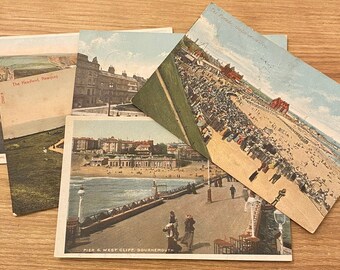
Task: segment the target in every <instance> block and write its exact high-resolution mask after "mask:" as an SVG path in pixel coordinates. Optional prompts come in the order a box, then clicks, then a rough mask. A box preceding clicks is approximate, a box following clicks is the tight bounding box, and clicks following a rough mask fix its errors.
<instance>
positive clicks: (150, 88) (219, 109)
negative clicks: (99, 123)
mask: <svg viewBox="0 0 340 270" xmlns="http://www.w3.org/2000/svg"><path fill="white" fill-rule="evenodd" d="M133 104H134V105H136V106H137V107H138V108H139V109H141V110H142V111H143V112H144V113H145V114H146V115H148V116H150V117H152V118H153V119H154V120H156V121H157V122H158V123H160V124H161V125H163V126H164V127H166V128H167V129H168V130H170V131H171V132H172V133H173V134H175V135H176V136H177V137H179V138H180V139H181V140H182V141H184V142H186V143H188V144H190V145H191V146H192V147H193V148H194V149H196V150H197V151H199V152H200V153H201V154H203V155H204V156H206V157H207V158H210V159H211V161H212V162H214V163H215V164H216V165H218V166H219V167H221V168H222V169H223V170H225V171H226V172H228V173H230V174H231V175H232V176H233V177H235V178H236V179H238V180H239V181H240V182H241V183H242V184H244V185H245V186H247V187H248V188H250V189H251V190H252V191H254V192H255V193H257V194H259V195H260V196H261V197H262V198H264V199H265V200H266V201H268V202H270V203H271V204H272V205H274V206H275V207H277V208H278V209H279V210H280V211H282V212H283V213H285V214H286V215H287V216H289V217H290V218H291V219H293V220H294V221H296V222H297V223H298V224H300V225H301V226H302V227H304V228H305V229H306V230H308V231H309V232H314V231H315V230H316V229H317V227H318V226H319V224H320V223H321V222H322V220H323V219H324V217H325V216H326V215H327V213H328V211H329V210H330V209H331V207H332V206H333V205H334V203H335V201H336V200H337V198H338V197H339V194H340V121H339V119H340V86H339V84H338V83H337V82H335V81H333V80H331V79H330V78H328V77H327V76H325V75H323V74H322V73H320V72H319V71H317V70H315V69H314V68H312V67H311V66H309V65H307V64H306V63H304V62H303V61H301V60H299V59H297V58H296V57H294V56H293V55H291V54H290V53H288V52H287V51H285V50H284V49H282V48H281V47H279V46H277V45H275V44H274V43H272V42H271V41H269V40H268V39H266V38H264V37H263V36H261V35H260V34H258V33H256V32H255V31H253V30H252V29H251V28H249V27H247V26H246V25H245V24H243V23H242V22H240V21H238V20H237V19H235V18H234V17H232V16H231V15H229V14H228V13H226V12H225V11H223V10H222V9H220V8H219V7H218V6H216V5H215V4H210V5H209V6H208V7H207V8H206V10H205V11H204V12H203V13H202V15H201V16H200V18H199V19H198V20H197V21H196V23H195V24H194V25H193V27H192V28H191V29H190V30H189V32H188V33H187V34H186V35H185V36H184V37H183V39H182V40H181V41H180V42H179V44H178V45H177V46H176V48H175V49H174V50H173V51H172V53H171V54H170V55H169V56H168V57H167V58H166V60H165V61H164V62H163V63H162V64H161V65H160V66H159V67H158V69H157V70H156V72H155V73H154V74H153V75H152V76H151V77H150V79H149V80H148V81H147V82H146V83H145V85H144V87H143V88H142V89H141V90H140V91H139V92H138V94H137V95H136V96H135V97H134V98H133Z"/></svg>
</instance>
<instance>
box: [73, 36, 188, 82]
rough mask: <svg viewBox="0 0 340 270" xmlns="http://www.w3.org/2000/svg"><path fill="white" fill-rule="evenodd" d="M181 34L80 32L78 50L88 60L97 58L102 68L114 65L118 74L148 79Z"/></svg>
mask: <svg viewBox="0 0 340 270" xmlns="http://www.w3.org/2000/svg"><path fill="white" fill-rule="evenodd" d="M182 37H183V34H169V33H147V32H143V33H142V32H134V33H133V32H124V33H122V32H121V33H119V32H114V31H81V32H80V38H79V52H80V53H83V54H86V55H88V56H89V59H90V60H92V59H93V57H97V58H98V62H99V64H100V65H101V67H102V68H103V70H107V69H108V67H109V66H110V65H113V66H114V68H115V70H116V73H118V74H121V73H122V71H126V72H127V74H128V75H129V76H132V75H134V74H136V75H140V76H143V77H144V78H148V77H150V75H151V74H152V73H153V72H154V71H155V70H156V69H157V67H158V66H159V65H160V64H161V63H162V62H163V60H164V59H165V57H166V56H167V55H168V54H169V53H170V52H171V50H172V49H173V48H174V47H175V46H176V45H177V43H178V42H179V41H180V40H181V38H182Z"/></svg>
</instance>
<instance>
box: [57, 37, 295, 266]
mask: <svg viewBox="0 0 340 270" xmlns="http://www.w3.org/2000/svg"><path fill="white" fill-rule="evenodd" d="M128 37H129V34H128V33H119V34H117V33H113V32H110V31H81V33H80V38H79V39H80V41H79V54H78V62H77V71H76V74H77V75H76V80H75V88H74V98H73V109H72V114H74V115H78V116H72V117H68V118H67V123H66V131H65V141H64V158H63V172H62V181H61V191H60V200H59V212H58V227H57V236H56V248H55V256H56V257H70V258H77V257H87V258H167V259H170V258H174V259H216V260H278V261H286V260H291V259H292V251H291V233H290V220H289V218H287V217H286V216H284V215H283V214H282V213H281V212H279V211H277V210H275V208H274V207H272V206H271V205H269V204H268V203H267V202H265V201H264V200H262V199H261V198H260V197H258V196H257V195H255V194H254V193H252V192H251V191H249V190H248V189H247V188H246V187H244V186H243V185H242V184H240V183H239V182H237V181H236V180H235V179H234V178H232V177H231V176H230V175H229V174H227V173H226V172H224V171H222V170H221V169H219V168H218V167H217V166H215V165H213V164H211V163H209V161H208V160H207V159H206V158H205V157H203V156H202V155H200V154H199V153H198V152H196V151H194V150H193V149H192V148H191V147H190V146H188V145H186V144H184V143H183V142H182V141H180V140H179V139H178V138H177V137H175V136H174V135H172V134H171V133H170V132H169V131H167V130H166V129H164V128H162V127H161V126H160V125H159V124H157V123H156V122H155V121H153V120H152V119H150V118H147V117H145V116H144V114H143V113H142V112H140V111H139V110H138V109H137V108H135V107H134V106H133V105H132V104H131V99H132V97H133V96H134V95H135V94H136V93H137V92H138V91H139V89H140V87H141V86H142V85H144V84H145V81H146V79H147V78H148V77H150V75H151V74H152V72H153V70H152V68H153V67H154V66H158V65H159V64H160V63H161V62H162V61H163V59H165V57H166V56H167V55H168V54H169V52H170V51H171V49H170V50H169V51H165V50H164V48H165V47H164V48H163V47H162V46H159V47H158V48H157V49H156V48H152V51H153V53H156V54H157V55H159V57H158V58H153V57H150V55H149V53H150V46H151V45H152V44H150V45H147V46H142V45H141V42H135V43H131V42H128V41H129V40H130V39H129V38H128ZM182 37H183V35H181V36H180V37H179V39H178V41H179V40H180V39H181V38H182ZM269 38H270V39H271V40H273V41H275V42H277V43H278V44H280V45H281V46H282V47H284V48H286V47H287V39H286V37H285V36H282V35H281V36H270V37H269ZM150 42H151V43H155V40H150ZM157 44H158V45H160V44H162V42H161V41H158V42H157ZM173 48H174V46H173ZM151 59H153V60H152V61H151ZM151 62H152V63H154V64H153V65H152V66H150V63H151ZM130 74H131V75H132V74H134V75H133V76H131V75H130ZM95 79H96V80H97V82H96V84H91V85H90V86H91V88H90V87H89V86H87V87H85V84H84V82H93V80H95ZM79 115H80V116H79ZM188 202H190V203H188Z"/></svg>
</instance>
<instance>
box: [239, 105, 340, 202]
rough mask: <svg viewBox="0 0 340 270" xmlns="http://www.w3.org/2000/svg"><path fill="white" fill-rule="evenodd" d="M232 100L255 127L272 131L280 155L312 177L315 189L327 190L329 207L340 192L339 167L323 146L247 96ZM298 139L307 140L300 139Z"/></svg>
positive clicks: (281, 116)
mask: <svg viewBox="0 0 340 270" xmlns="http://www.w3.org/2000/svg"><path fill="white" fill-rule="evenodd" d="M234 102H235V105H237V106H238V107H239V108H240V109H241V110H242V111H243V112H244V113H246V114H247V115H248V116H249V117H250V119H251V120H252V122H253V123H254V124H255V125H256V126H257V127H259V128H261V129H263V128H265V127H269V128H271V129H272V130H273V133H272V134H271V135H270V136H271V137H272V138H274V141H275V142H276V144H277V145H278V146H279V147H280V149H282V150H280V154H281V155H282V156H283V157H284V158H286V159H287V160H288V161H289V162H290V163H291V164H292V165H293V166H294V167H295V168H296V169H298V170H299V171H301V172H302V173H304V174H306V175H307V176H308V178H309V179H315V180H314V182H313V188H314V189H315V190H318V189H320V188H322V189H323V190H329V192H328V195H329V196H328V197H327V203H328V204H330V205H331V206H332V205H333V204H334V203H335V201H336V198H338V197H339V195H340V189H339V187H340V168H339V166H337V164H336V163H335V161H334V160H333V159H332V158H331V157H330V156H329V154H328V153H327V149H326V147H325V146H323V145H322V144H321V143H320V142H319V141H318V140H317V139H315V138H314V137H313V136H312V135H311V134H310V133H309V132H308V131H307V130H305V129H304V128H302V126H300V125H298V124H296V123H294V122H292V121H290V120H289V119H287V118H286V117H284V116H283V115H281V114H279V113H277V112H274V111H273V110H270V109H269V108H264V107H261V106H259V105H258V106H256V104H254V103H253V102H251V101H250V100H249V99H243V100H242V102H238V101H236V99H234ZM300 138H304V139H305V140H307V141H308V143H304V142H302V140H301V139H300Z"/></svg>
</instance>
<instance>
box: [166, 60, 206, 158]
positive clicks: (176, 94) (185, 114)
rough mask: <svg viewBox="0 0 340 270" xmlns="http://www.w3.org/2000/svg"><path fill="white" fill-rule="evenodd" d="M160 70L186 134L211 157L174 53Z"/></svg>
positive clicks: (196, 147) (196, 146)
mask: <svg viewBox="0 0 340 270" xmlns="http://www.w3.org/2000/svg"><path fill="white" fill-rule="evenodd" d="M159 72H160V73H161V75H162V78H163V80H164V82H165V84H166V86H167V88H168V91H169V94H170V96H171V99H172V101H173V103H174V106H175V107H176V110H177V112H178V115H179V117H180V118H181V122H182V123H183V126H184V129H185V131H186V135H187V137H188V138H189V141H190V144H191V146H192V147H193V148H194V149H195V150H197V151H198V152H199V153H201V154H202V155H203V156H205V157H207V158H208V157H209V153H208V150H207V148H206V146H205V143H204V141H203V138H202V135H201V132H200V131H199V129H198V127H197V125H196V122H195V119H194V116H193V114H192V111H191V108H190V105H189V104H188V100H187V98H186V96H185V91H184V89H183V84H182V81H181V78H180V76H179V74H178V71H177V68H176V65H175V61H174V57H173V54H170V55H169V56H168V57H167V58H166V59H165V61H164V62H163V63H162V65H161V66H160V67H159Z"/></svg>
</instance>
